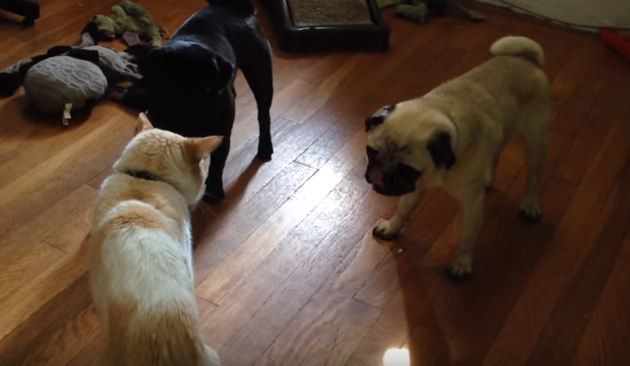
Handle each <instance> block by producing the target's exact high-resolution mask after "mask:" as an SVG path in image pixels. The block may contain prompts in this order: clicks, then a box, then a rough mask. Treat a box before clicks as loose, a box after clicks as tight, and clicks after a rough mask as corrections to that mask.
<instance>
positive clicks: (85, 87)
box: [24, 56, 107, 114]
mask: <svg viewBox="0 0 630 366" xmlns="http://www.w3.org/2000/svg"><path fill="white" fill-rule="evenodd" d="M106 88H107V79H106V78H105V75H104V74H103V72H102V71H101V69H100V68H99V67H98V66H96V65H95V64H93V63H91V62H89V61H84V60H79V59H76V58H72V57H69V56H57V57H52V58H49V59H46V60H43V61H41V62H39V63H37V64H35V65H34V66H33V67H31V68H30V69H29V70H28V72H27V74H26V78H25V79H24V89H25V90H26V95H27V97H28V98H29V101H30V102H31V103H33V105H34V106H35V107H36V108H37V109H39V110H41V111H42V112H44V113H51V114H58V113H61V112H62V111H63V110H64V106H65V105H66V104H67V103H72V105H73V109H74V108H80V107H83V106H84V105H85V104H86V103H87V102H89V101H92V100H96V99H99V98H101V97H102V96H103V95H104V94H105V89H106Z"/></svg>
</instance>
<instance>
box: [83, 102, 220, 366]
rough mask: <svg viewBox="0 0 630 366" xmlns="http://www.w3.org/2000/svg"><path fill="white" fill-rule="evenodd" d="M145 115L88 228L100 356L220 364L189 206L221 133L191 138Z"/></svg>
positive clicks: (133, 361)
mask: <svg viewBox="0 0 630 366" xmlns="http://www.w3.org/2000/svg"><path fill="white" fill-rule="evenodd" d="M140 119H141V121H142V123H141V126H142V127H141V129H140V130H141V131H140V132H139V133H138V134H137V135H136V136H135V137H134V138H133V139H132V140H131V141H130V142H129V144H128V145H127V146H126V147H125V149H124V150H123V152H122V155H121V156H120V158H119V159H118V161H117V162H116V163H115V164H114V166H113V173H112V174H111V175H110V176H109V177H107V178H106V179H105V181H104V182H103V184H102V186H101V191H100V195H99V197H98V200H97V204H96V208H95V211H94V216H93V226H92V231H91V233H90V240H89V248H90V267H89V277H90V287H91V291H92V296H93V299H94V303H95V305H96V309H97V311H98V313H99V316H100V319H101V324H102V326H103V330H104V333H105V340H106V349H105V352H104V353H103V354H102V356H101V357H100V359H99V362H100V365H111V366H114V365H116V366H124V365H129V366H131V365H133V366H144V365H146V366H149V365H151V366H156V365H163V366H166V365H173V366H175V365H191V366H193V365H198V366H217V365H219V358H218V355H217V354H216V352H215V351H214V350H213V349H212V348H210V347H208V346H206V345H205V344H204V343H203V342H202V340H201V336H200V334H199V329H198V314H197V305H196V299H195V291H194V282H193V268H192V244H191V230H190V211H189V210H190V208H191V207H194V206H195V205H196V204H197V202H198V201H199V200H200V199H201V197H202V196H203V194H204V192H205V183H204V182H205V180H206V177H207V174H208V168H209V165H210V153H212V151H214V150H215V149H216V148H217V147H218V146H219V145H220V144H221V141H222V137H219V136H210V137H203V138H185V137H182V136H180V135H177V134H175V133H172V132H168V131H164V130H160V129H155V128H152V126H151V124H150V122H149V120H148V119H147V117H146V116H145V115H143V114H141V115H140Z"/></svg>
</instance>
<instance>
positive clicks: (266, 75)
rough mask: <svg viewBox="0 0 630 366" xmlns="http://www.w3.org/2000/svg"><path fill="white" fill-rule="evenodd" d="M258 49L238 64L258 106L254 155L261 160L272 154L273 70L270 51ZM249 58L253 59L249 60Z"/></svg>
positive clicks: (269, 157) (268, 157)
mask: <svg viewBox="0 0 630 366" xmlns="http://www.w3.org/2000/svg"><path fill="white" fill-rule="evenodd" d="M257 48H261V49H260V50H256V51H250V52H252V53H254V52H255V53H256V55H250V56H257V57H252V58H248V61H246V62H245V63H244V64H242V65H239V67H240V69H241V71H242V72H243V75H244V76H245V80H247V84H248V85H249V88H250V89H251V90H252V93H253V94H254V98H256V106H257V107H258V125H259V129H260V134H259V136H258V154H257V155H256V157H257V158H258V159H261V160H270V159H271V154H273V145H272V143H271V115H270V113H269V109H270V108H271V100H272V99H273V76H272V74H273V71H272V68H271V51H270V50H269V48H268V47H267V46H266V43H265V45H264V49H263V45H261V46H260V47H257ZM249 60H254V61H253V62H252V61H249Z"/></svg>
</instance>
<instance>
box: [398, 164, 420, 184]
mask: <svg viewBox="0 0 630 366" xmlns="http://www.w3.org/2000/svg"><path fill="white" fill-rule="evenodd" d="M396 175H398V176H399V177H401V178H402V179H404V180H406V181H410V182H415V181H416V180H417V179H418V178H420V176H421V175H422V173H421V172H419V171H417V170H416V169H415V168H412V167H410V166H409V165H407V164H402V163H398V165H397V166H396Z"/></svg>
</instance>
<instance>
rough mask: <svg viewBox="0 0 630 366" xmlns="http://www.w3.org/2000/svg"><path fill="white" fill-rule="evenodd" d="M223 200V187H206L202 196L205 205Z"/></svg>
mask: <svg viewBox="0 0 630 366" xmlns="http://www.w3.org/2000/svg"><path fill="white" fill-rule="evenodd" d="M224 198H225V192H224V191H223V187H220V186H219V187H215V186H212V185H208V186H207V187H206V194H204V196H203V200H204V201H205V202H207V203H219V202H221V201H223V199H224Z"/></svg>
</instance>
